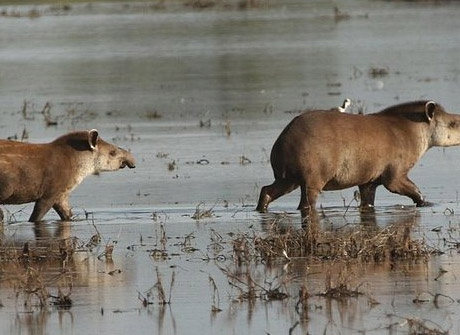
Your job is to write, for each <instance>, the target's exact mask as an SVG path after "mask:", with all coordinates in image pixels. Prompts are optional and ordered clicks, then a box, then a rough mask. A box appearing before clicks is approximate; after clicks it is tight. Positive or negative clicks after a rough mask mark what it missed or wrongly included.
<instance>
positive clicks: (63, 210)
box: [53, 195, 72, 221]
mask: <svg viewBox="0 0 460 335" xmlns="http://www.w3.org/2000/svg"><path fill="white" fill-rule="evenodd" d="M53 208H54V210H55V211H56V213H58V214H59V216H60V218H61V220H62V221H69V220H70V219H71V218H72V210H71V209H70V205H69V198H68V196H67V195H66V196H62V197H61V198H60V199H58V200H57V201H56V202H55V203H54V205H53Z"/></svg>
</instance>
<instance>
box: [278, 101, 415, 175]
mask: <svg viewBox="0 0 460 335" xmlns="http://www.w3.org/2000/svg"><path fill="white" fill-rule="evenodd" d="M407 128H408V125H407V120H405V119H401V118H398V117H394V116H389V117H388V116H382V115H379V114H369V115H356V114H348V113H340V112H338V111H333V110H316V111H308V112H305V113H303V114H301V115H299V116H297V117H296V118H294V119H293V120H292V121H291V122H290V123H289V124H288V125H287V126H286V128H285V129H284V130H283V132H282V133H281V134H280V136H279V137H278V139H277V140H276V142H275V144H274V146H273V148H272V153H271V163H272V166H273V170H274V173H275V177H277V176H278V178H284V177H291V178H298V177H300V176H301V174H303V173H305V171H308V170H311V169H314V168H315V169H321V170H322V171H324V173H326V174H327V172H328V171H330V174H331V175H333V174H335V173H337V171H339V173H340V171H341V169H342V166H343V165H346V169H348V170H349V171H351V173H353V171H352V170H353V169H360V170H361V169H363V167H366V166H369V165H372V166H373V168H374V169H376V170H378V173H380V172H381V170H382V169H383V168H384V166H385V165H386V164H387V162H388V161H391V160H395V159H398V158H397V157H398V156H401V152H400V150H404V152H407V151H410V149H409V147H410V146H411V145H412V143H413V142H414V138H415V136H413V134H412V130H411V129H409V130H408V129H407ZM408 149H409V150H408ZM405 156H407V154H406V155H405ZM409 156H411V155H409ZM418 158H419V154H418V153H417V154H415V155H414V158H412V157H409V158H408V159H410V160H416V159H418ZM371 163H372V164H371ZM356 173H357V174H360V173H361V171H357V172H356ZM376 173H377V172H376ZM373 174H374V173H373V172H371V175H373Z"/></svg>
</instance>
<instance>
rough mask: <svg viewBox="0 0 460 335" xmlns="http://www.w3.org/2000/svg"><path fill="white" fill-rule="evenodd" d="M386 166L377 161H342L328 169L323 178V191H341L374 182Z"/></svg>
mask: <svg viewBox="0 0 460 335" xmlns="http://www.w3.org/2000/svg"><path fill="white" fill-rule="evenodd" d="M385 168H386V164H383V162H380V161H379V160H371V159H364V160H360V161H357V160H355V161H353V160H344V161H342V162H341V163H338V164H337V167H336V168H335V169H334V168H332V169H330V170H329V173H326V174H325V175H324V176H323V177H324V178H325V180H323V182H324V183H325V186H324V187H323V189H324V190H327V191H333V190H343V189H345V188H349V187H353V186H357V185H362V184H367V183H370V182H376V181H378V179H380V177H381V175H382V173H383V172H384V171H385Z"/></svg>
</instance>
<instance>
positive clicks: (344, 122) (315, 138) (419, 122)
mask: <svg viewBox="0 0 460 335" xmlns="http://www.w3.org/2000/svg"><path fill="white" fill-rule="evenodd" d="M459 144H460V115H455V114H449V113H447V112H446V111H445V110H444V108H443V107H442V106H440V105H439V104H437V103H435V102H433V101H416V102H409V103H404V104H399V105H395V106H392V107H389V108H386V109H384V110H382V111H381V112H378V113H375V114H369V115H353V114H348V113H340V112H337V111H331V110H315V111H308V112H305V113H303V114H301V115H299V116H297V117H296V118H294V119H293V120H292V121H291V122H290V123H289V124H288V125H287V126H286V128H285V129H284V130H283V131H282V133H281V135H280V136H279V137H278V139H277V140H276V142H275V144H274V145H273V148H272V151H271V156H270V162H271V165H272V168H273V172H274V175H275V182H274V183H273V184H271V185H268V186H264V187H263V188H262V190H261V192H260V197H259V203H258V205H257V210H258V211H261V212H264V211H266V210H267V207H268V204H269V203H270V202H272V201H273V200H275V199H277V198H279V197H280V196H282V195H284V194H286V193H288V192H291V191H292V190H294V189H296V188H297V187H299V186H300V189H301V198H300V204H299V207H298V209H300V210H301V211H302V213H305V214H308V213H309V212H310V211H311V210H313V209H314V208H315V205H316V201H317V198H318V195H319V193H320V192H321V191H322V190H341V189H344V188H348V187H352V186H358V187H359V191H360V194H361V207H363V208H366V207H372V206H373V205H374V199H375V191H376V188H377V187H378V186H379V185H383V186H385V187H386V188H387V189H388V190H389V191H391V192H394V193H398V194H401V195H405V196H408V197H409V198H411V199H412V200H413V201H414V202H415V204H416V205H417V206H423V205H425V204H426V202H425V199H424V197H423V196H422V194H421V192H420V191H419V189H418V188H417V186H415V184H414V183H413V182H412V181H411V180H410V179H409V177H408V176H407V174H408V172H409V170H410V169H411V168H412V167H413V166H414V165H415V163H416V162H417V161H418V160H419V159H420V158H421V157H422V156H423V154H424V153H425V152H426V151H427V150H428V149H429V148H431V147H433V146H442V147H447V146H453V145H459Z"/></svg>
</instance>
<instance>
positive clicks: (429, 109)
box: [425, 101, 436, 122]
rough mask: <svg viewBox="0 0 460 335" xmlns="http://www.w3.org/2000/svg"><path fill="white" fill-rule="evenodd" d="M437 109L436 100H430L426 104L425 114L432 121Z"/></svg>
mask: <svg viewBox="0 0 460 335" xmlns="http://www.w3.org/2000/svg"><path fill="white" fill-rule="evenodd" d="M435 109H436V102H434V101H428V102H427V103H426V104H425V115H426V118H427V119H428V121H430V122H431V120H433V117H434V111H435Z"/></svg>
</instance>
